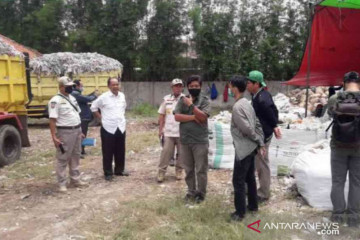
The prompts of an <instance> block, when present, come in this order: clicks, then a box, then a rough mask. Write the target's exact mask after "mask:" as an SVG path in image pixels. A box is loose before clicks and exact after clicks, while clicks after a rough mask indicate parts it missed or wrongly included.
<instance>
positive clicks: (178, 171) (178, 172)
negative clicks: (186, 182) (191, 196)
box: [175, 170, 182, 180]
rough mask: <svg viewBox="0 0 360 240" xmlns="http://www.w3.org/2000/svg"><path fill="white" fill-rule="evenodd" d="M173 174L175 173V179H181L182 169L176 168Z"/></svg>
mask: <svg viewBox="0 0 360 240" xmlns="http://www.w3.org/2000/svg"><path fill="white" fill-rule="evenodd" d="M175 174H176V180H181V179H182V170H176V171H175Z"/></svg>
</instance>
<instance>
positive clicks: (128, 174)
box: [115, 171, 130, 177]
mask: <svg viewBox="0 0 360 240" xmlns="http://www.w3.org/2000/svg"><path fill="white" fill-rule="evenodd" d="M115 175H116V176H125V177H128V176H130V173H128V172H126V171H122V172H119V173H115Z"/></svg>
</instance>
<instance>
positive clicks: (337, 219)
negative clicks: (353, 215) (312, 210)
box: [330, 214, 345, 224]
mask: <svg viewBox="0 0 360 240" xmlns="http://www.w3.org/2000/svg"><path fill="white" fill-rule="evenodd" d="M330 221H332V222H336V223H339V224H343V223H344V222H345V221H344V216H343V215H342V214H333V215H331V217H330Z"/></svg>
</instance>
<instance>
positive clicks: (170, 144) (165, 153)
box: [159, 137, 183, 172]
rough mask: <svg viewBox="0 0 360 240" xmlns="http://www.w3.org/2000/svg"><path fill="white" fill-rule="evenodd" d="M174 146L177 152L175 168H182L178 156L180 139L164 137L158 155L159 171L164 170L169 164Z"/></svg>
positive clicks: (179, 169)
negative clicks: (159, 154)
mask: <svg viewBox="0 0 360 240" xmlns="http://www.w3.org/2000/svg"><path fill="white" fill-rule="evenodd" d="M175 146H176V149H177V153H178V154H176V165H175V169H176V170H178V171H181V170H182V169H183V166H182V162H181V157H179V155H180V152H179V147H180V139H179V138H178V137H165V138H164V146H163V149H162V151H161V156H160V164H159V171H162V172H166V169H167V167H168V166H169V162H170V159H171V158H172V157H173V156H174V152H175Z"/></svg>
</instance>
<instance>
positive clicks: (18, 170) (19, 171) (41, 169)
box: [3, 151, 55, 180]
mask: <svg viewBox="0 0 360 240" xmlns="http://www.w3.org/2000/svg"><path fill="white" fill-rule="evenodd" d="M54 159H55V152H54V151H45V152H41V153H39V154H38V155H35V156H26V155H25V156H23V157H21V159H20V160H18V161H16V162H15V163H13V164H11V165H9V166H6V167H4V169H3V170H4V171H5V173H6V174H5V175H6V176H7V177H8V178H9V179H13V180H18V179H24V178H35V179H37V180H40V179H49V178H51V174H52V171H54Z"/></svg>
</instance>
